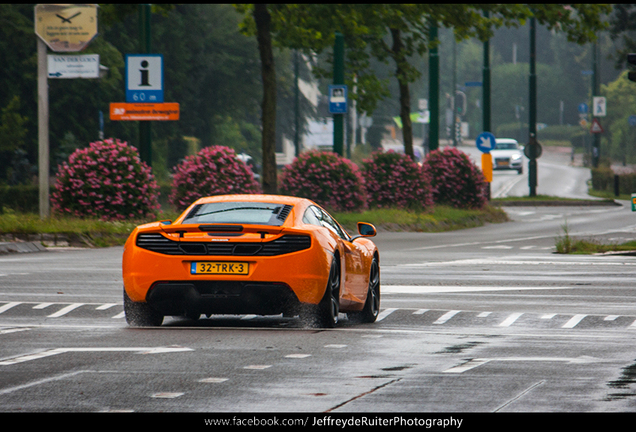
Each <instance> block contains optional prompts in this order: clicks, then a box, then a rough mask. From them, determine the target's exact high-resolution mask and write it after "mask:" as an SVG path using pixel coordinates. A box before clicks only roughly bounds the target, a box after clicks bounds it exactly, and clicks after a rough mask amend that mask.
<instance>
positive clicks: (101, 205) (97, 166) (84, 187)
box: [51, 138, 159, 220]
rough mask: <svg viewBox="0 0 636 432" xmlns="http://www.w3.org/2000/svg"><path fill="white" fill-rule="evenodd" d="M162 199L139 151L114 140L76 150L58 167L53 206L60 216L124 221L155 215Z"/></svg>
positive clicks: (52, 195) (95, 143)
mask: <svg viewBox="0 0 636 432" xmlns="http://www.w3.org/2000/svg"><path fill="white" fill-rule="evenodd" d="M158 197H159V188H158V186H157V183H156V182H155V179H154V176H153V175H152V173H151V169H150V167H149V166H148V165H146V163H144V162H142V161H141V160H140V159H139V153H138V152H137V149H136V148H134V147H131V146H129V145H128V144H127V143H125V142H122V141H120V140H118V139H117V140H113V139H112V138H111V139H106V140H104V141H97V142H93V143H90V145H89V146H88V147H86V148H83V149H78V150H76V151H75V152H74V153H72V154H71V155H70V156H69V158H68V161H67V162H64V163H63V164H61V165H59V166H58V173H57V177H56V182H55V190H54V191H53V193H52V194H51V204H52V208H53V211H54V212H56V213H60V214H66V215H71V216H78V217H97V218H100V219H104V220H124V219H129V218H133V219H134V218H143V217H146V216H150V215H154V214H155V211H156V210H158V209H159V202H158Z"/></svg>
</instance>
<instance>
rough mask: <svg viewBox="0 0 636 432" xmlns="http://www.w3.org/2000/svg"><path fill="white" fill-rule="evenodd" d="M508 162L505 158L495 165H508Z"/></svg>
mask: <svg viewBox="0 0 636 432" xmlns="http://www.w3.org/2000/svg"><path fill="white" fill-rule="evenodd" d="M509 164H510V163H509V161H507V160H502V161H499V162H497V165H500V166H508V165H509Z"/></svg>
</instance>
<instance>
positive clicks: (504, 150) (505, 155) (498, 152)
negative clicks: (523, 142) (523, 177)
mask: <svg viewBox="0 0 636 432" xmlns="http://www.w3.org/2000/svg"><path fill="white" fill-rule="evenodd" d="M490 154H491V155H492V169H493V170H517V173H518V174H521V173H523V147H521V146H520V145H519V143H518V142H517V140H515V139H512V138H497V139H496V146H495V148H494V149H493V150H491V151H490Z"/></svg>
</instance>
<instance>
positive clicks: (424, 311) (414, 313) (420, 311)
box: [413, 309, 428, 315]
mask: <svg viewBox="0 0 636 432" xmlns="http://www.w3.org/2000/svg"><path fill="white" fill-rule="evenodd" d="M426 312H428V309H418V310H416V311H415V312H413V315H424V314H425V313H426Z"/></svg>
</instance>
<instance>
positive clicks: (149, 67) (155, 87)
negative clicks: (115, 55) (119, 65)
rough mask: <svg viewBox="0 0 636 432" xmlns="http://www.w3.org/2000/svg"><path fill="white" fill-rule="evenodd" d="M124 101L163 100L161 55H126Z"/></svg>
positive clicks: (155, 101) (148, 101)
mask: <svg viewBox="0 0 636 432" xmlns="http://www.w3.org/2000/svg"><path fill="white" fill-rule="evenodd" d="M126 102H129V103H139V102H147V103H157V102H163V56H162V55H161V54H128V55H126Z"/></svg>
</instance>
